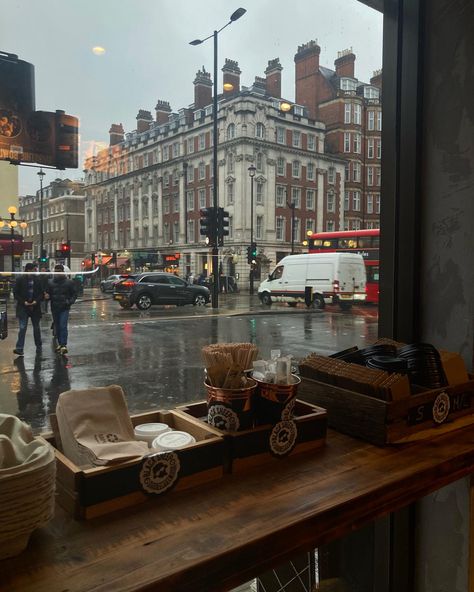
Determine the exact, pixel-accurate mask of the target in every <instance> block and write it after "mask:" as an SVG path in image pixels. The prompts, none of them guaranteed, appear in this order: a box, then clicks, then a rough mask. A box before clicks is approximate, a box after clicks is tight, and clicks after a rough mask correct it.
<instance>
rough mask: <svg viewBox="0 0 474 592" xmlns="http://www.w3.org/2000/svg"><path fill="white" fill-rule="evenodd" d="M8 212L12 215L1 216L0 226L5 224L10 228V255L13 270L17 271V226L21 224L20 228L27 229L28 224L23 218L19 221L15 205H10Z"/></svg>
mask: <svg viewBox="0 0 474 592" xmlns="http://www.w3.org/2000/svg"><path fill="white" fill-rule="evenodd" d="M8 213H9V215H10V219H9V220H3V219H2V218H0V228H1V227H3V226H8V227H9V228H10V247H11V251H10V256H11V268H12V269H11V270H12V271H15V228H16V227H17V226H18V225H19V226H20V228H22V229H25V228H26V227H27V226H28V224H27V223H26V222H25V221H24V220H21V222H20V223H18V220H17V219H16V217H15V216H16V213H17V209H16V207H15V206H10V207H9V208H8Z"/></svg>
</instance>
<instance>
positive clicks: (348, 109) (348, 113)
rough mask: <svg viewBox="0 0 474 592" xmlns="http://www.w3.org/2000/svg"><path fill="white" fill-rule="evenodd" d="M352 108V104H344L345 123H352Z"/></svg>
mask: <svg viewBox="0 0 474 592" xmlns="http://www.w3.org/2000/svg"><path fill="white" fill-rule="evenodd" d="M351 107H352V105H351V104H350V103H345V104H344V123H350V122H351Z"/></svg>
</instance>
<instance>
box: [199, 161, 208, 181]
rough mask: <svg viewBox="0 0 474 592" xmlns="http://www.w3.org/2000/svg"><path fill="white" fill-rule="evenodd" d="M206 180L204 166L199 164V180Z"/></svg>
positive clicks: (201, 163)
mask: <svg viewBox="0 0 474 592" xmlns="http://www.w3.org/2000/svg"><path fill="white" fill-rule="evenodd" d="M205 178H206V165H205V164H204V163H203V162H200V163H199V180H200V181H202V180H203V179H205Z"/></svg>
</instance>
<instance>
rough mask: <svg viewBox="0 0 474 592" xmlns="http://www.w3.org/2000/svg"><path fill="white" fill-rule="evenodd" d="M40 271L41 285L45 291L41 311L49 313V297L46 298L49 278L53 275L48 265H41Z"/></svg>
mask: <svg viewBox="0 0 474 592" xmlns="http://www.w3.org/2000/svg"><path fill="white" fill-rule="evenodd" d="M40 271H41V275H40V276H39V280H40V282H41V287H42V288H43V293H44V298H43V300H42V302H41V312H42V313H47V312H48V299H47V298H46V292H47V289H48V282H49V278H50V277H51V276H50V275H49V269H48V268H47V267H44V266H43V267H41V269H40Z"/></svg>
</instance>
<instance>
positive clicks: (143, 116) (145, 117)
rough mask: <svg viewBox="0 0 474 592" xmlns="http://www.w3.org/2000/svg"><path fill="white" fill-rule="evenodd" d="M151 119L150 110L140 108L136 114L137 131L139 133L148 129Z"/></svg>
mask: <svg viewBox="0 0 474 592" xmlns="http://www.w3.org/2000/svg"><path fill="white" fill-rule="evenodd" d="M152 121H153V117H152V115H151V113H150V111H145V110H144V109H140V111H139V112H138V114H137V132H138V133H139V134H141V133H142V132H146V131H148V130H149V129H150V125H151V122H152Z"/></svg>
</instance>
